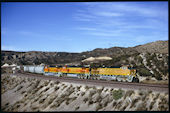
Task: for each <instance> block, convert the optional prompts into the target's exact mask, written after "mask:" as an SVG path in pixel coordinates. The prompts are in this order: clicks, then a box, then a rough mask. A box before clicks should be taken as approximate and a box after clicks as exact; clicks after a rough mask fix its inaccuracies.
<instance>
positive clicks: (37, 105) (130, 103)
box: [1, 74, 169, 112]
mask: <svg viewBox="0 0 170 113" xmlns="http://www.w3.org/2000/svg"><path fill="white" fill-rule="evenodd" d="M1 86H2V87H1V90H2V92H1V98H2V100H1V103H2V104H1V108H2V111H7V112H11V111H146V110H147V111H168V110H169V108H168V106H169V101H168V93H164V92H161V93H160V92H154V91H144V90H142V91H141V90H125V89H117V88H109V87H100V86H90V85H82V84H71V83H65V82H58V81H49V80H37V79H31V78H26V77H17V76H12V75H7V74H3V75H2V79H1Z"/></svg>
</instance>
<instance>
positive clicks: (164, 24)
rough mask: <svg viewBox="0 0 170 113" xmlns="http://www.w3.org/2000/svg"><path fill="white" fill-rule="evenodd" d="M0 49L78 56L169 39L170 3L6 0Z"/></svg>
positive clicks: (2, 4)
mask: <svg viewBox="0 0 170 113" xmlns="http://www.w3.org/2000/svg"><path fill="white" fill-rule="evenodd" d="M1 37H2V38H1V39H2V40H1V50H4V51H21V52H28V51H42V52H43V51H44V52H72V53H80V52H85V51H91V50H94V49H96V48H110V47H135V46H138V45H143V44H146V43H150V42H155V41H158V40H163V41H166V40H168V2H165V1H164V2H147V1H146V2H74V3H72V2H52V3H50V2H44V3H43V2H37V3H36V2H15V3H12V2H11V3H10V2H3V3H1Z"/></svg>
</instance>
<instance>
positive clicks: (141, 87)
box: [15, 73, 169, 93]
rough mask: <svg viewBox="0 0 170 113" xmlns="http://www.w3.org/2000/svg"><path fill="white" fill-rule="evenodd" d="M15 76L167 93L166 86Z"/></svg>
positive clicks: (36, 75) (39, 76)
mask: <svg viewBox="0 0 170 113" xmlns="http://www.w3.org/2000/svg"><path fill="white" fill-rule="evenodd" d="M15 75H16V76H26V77H33V78H37V79H46V80H55V81H61V82H69V83H79V84H87V85H97V86H104V87H113V88H125V89H133V90H136V89H138V90H151V91H158V92H167V93H169V86H168V85H160V84H144V83H129V82H118V81H108V80H92V79H79V78H71V77H55V76H45V75H40V74H33V73H16V74H15Z"/></svg>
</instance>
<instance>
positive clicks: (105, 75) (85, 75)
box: [44, 66, 139, 82]
mask: <svg viewBox="0 0 170 113" xmlns="http://www.w3.org/2000/svg"><path fill="white" fill-rule="evenodd" d="M44 75H54V76H59V77H61V76H66V77H77V78H81V79H98V80H99V79H105V80H117V81H127V82H139V79H138V78H137V76H136V69H130V68H128V67H127V66H122V67H119V68H90V67H70V66H68V67H67V66H64V67H47V66H45V67H44Z"/></svg>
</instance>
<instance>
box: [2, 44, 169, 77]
mask: <svg viewBox="0 0 170 113" xmlns="http://www.w3.org/2000/svg"><path fill="white" fill-rule="evenodd" d="M91 57H110V58H112V60H109V61H103V60H98V61H92V62H82V61H84V59H88V58H91ZM168 57H169V55H168V41H156V42H152V43H147V44H144V45H139V46H135V47H129V48H123V47H112V48H108V49H101V48H97V49H94V50H93V51H86V52H82V53H67V52H41V51H30V52H14V51H1V58H2V60H1V61H2V63H1V64H4V63H9V64H12V63H17V64H19V65H33V64H36V65H37V64H41V63H44V64H49V65H57V64H60V65H61V64H78V65H84V64H91V65H92V66H103V65H105V66H107V67H108V66H121V65H131V66H132V67H135V68H136V69H137V73H138V75H140V76H150V77H155V78H156V79H157V80H168V76H169V75H168ZM147 79H150V78H147Z"/></svg>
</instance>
